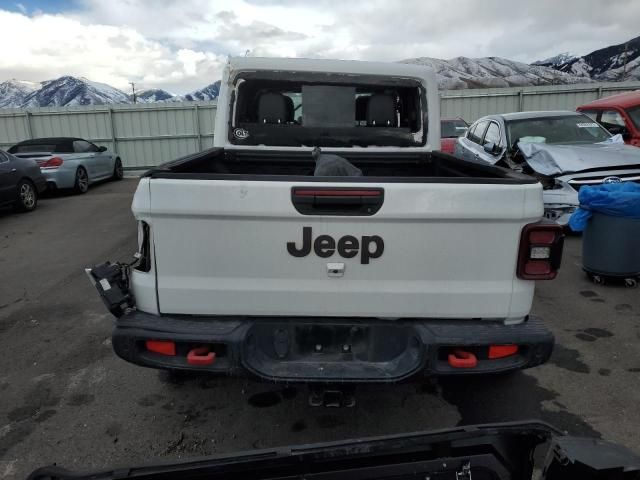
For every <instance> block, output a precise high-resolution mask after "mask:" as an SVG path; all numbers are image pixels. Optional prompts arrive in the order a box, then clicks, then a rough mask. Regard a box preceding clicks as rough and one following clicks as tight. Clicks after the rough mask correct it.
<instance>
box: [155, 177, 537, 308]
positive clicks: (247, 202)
mask: <svg viewBox="0 0 640 480" xmlns="http://www.w3.org/2000/svg"><path fill="white" fill-rule="evenodd" d="M150 184H151V190H150V194H151V202H150V209H151V211H150V214H151V224H152V229H153V239H154V244H155V245H154V246H155V254H156V266H157V273H158V296H159V305H160V311H161V312H162V313H176V314H204V315H207V314H208V315H214V314H217V315H222V314H227V315H267V316H269V315H278V316H349V317H353V316H357V317H369V316H371V317H391V318H396V317H423V318H425V317H431V318H436V317H438V318H480V317H481V318H517V317H522V316H524V315H526V314H528V312H529V309H530V307H531V301H532V297H533V289H534V282H531V281H521V280H517V279H516V278H515V269H516V258H517V250H518V243H519V237H520V231H521V228H522V226H523V225H525V224H527V223H531V222H534V221H537V220H538V219H539V218H540V216H541V215H542V211H543V204H542V191H541V187H540V185H537V184H536V185H489V184H485V185H479V184H441V183H426V184H425V183H423V184H418V183H415V184H400V183H387V184H346V183H341V184H339V186H340V187H348V186H353V187H360V188H363V187H367V186H369V187H382V188H384V191H385V201H384V204H383V206H382V208H381V209H380V211H379V212H377V213H376V214H375V215H373V216H368V217H352V216H346V217H338V216H310V215H302V214H300V213H298V212H297V211H296V210H295V208H294V207H293V204H292V202H291V187H292V186H294V185H295V186H312V187H318V186H327V184H323V183H317V182H314V183H301V182H293V183H289V182H264V181H260V182H248V181H229V180H174V179H152V180H151V182H150ZM525 209H526V210H525ZM303 227H311V228H312V237H313V239H315V238H316V237H317V236H318V235H321V234H327V235H330V236H332V237H333V238H334V239H335V240H336V242H337V241H338V239H339V238H340V237H342V236H344V235H353V236H355V237H357V238H358V239H360V238H361V237H362V236H363V235H378V236H380V237H382V239H383V240H384V253H383V254H382V256H381V257H380V258H375V259H371V260H370V263H369V264H362V263H361V257H360V254H359V255H358V256H356V257H354V258H342V257H341V256H340V255H339V254H338V253H337V252H336V253H334V254H333V255H332V256H331V257H329V258H320V257H318V256H317V255H316V254H315V253H314V252H313V250H312V251H311V253H310V254H309V255H308V256H306V257H302V258H296V257H293V256H292V255H290V254H289V253H288V252H287V247H286V245H287V242H290V241H295V242H296V245H298V246H300V244H301V242H302V229H303ZM336 262H338V263H344V274H343V276H330V275H329V274H328V271H327V264H329V263H336Z"/></svg>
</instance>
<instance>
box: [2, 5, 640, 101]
mask: <svg viewBox="0 0 640 480" xmlns="http://www.w3.org/2000/svg"><path fill="white" fill-rule="evenodd" d="M638 19H640V0H608V1H604V0H534V1H524V0H482V1H479V0H446V1H445V0H439V1H435V0H385V1H378V0H339V1H334V0H299V1H293V0H233V1H229V0H227V1H217V0H181V1H178V0H176V1H171V0H139V1H136V0H77V1H61V0H49V1H45V0H23V1H21V2H15V1H12V0H0V26H1V27H2V28H1V32H2V41H1V42H0V45H1V47H0V81H1V80H5V79H9V78H17V79H21V80H31V81H41V80H47V79H52V78H55V77H58V76H60V75H65V74H69V75H76V76H84V77H87V78H89V79H91V80H94V81H99V82H104V83H108V84H110V85H112V86H114V87H117V88H121V89H128V88H129V85H128V82H130V81H134V82H136V83H137V84H138V86H139V87H140V88H164V89H166V90H169V91H170V92H173V93H186V92H188V91H192V90H194V89H196V88H201V87H203V86H205V85H207V84H209V83H212V82H213V81H215V80H217V79H218V78H219V77H220V72H221V69H222V65H223V64H224V62H225V61H226V59H227V57H228V56H229V55H244V54H245V52H246V51H247V50H248V51H249V52H250V55H254V56H296V57H315V58H340V59H360V60H381V61H395V60H401V59H405V58H412V57H421V56H427V57H437V58H452V57H457V56H467V57H481V56H499V57H506V58H509V59H512V60H519V61H524V62H532V61H535V60H539V59H542V58H547V57H549V56H552V55H555V54H557V53H560V52H564V51H570V52H573V53H576V54H586V53H589V52H590V51H593V50H595V49H598V48H602V47H604V46H608V45H611V44H615V43H622V42H624V41H626V40H628V39H630V38H633V37H636V36H638V35H640V23H639V22H638Z"/></svg>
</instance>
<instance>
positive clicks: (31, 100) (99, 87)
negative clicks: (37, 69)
mask: <svg viewBox="0 0 640 480" xmlns="http://www.w3.org/2000/svg"><path fill="white" fill-rule="evenodd" d="M105 103H129V96H128V95H127V94H126V93H124V92H122V91H120V90H118V89H117V88H113V87H111V86H109V85H107V84H105V83H98V82H92V81H91V80H87V79H86V78H83V77H72V76H69V75H66V76H64V77H60V78H56V79H55V80H49V81H46V82H42V88H40V89H39V90H36V91H34V92H32V93H30V94H29V95H27V96H26V97H25V98H24V101H23V103H22V105H21V107H52V106H56V107H58V106H65V105H102V104H105Z"/></svg>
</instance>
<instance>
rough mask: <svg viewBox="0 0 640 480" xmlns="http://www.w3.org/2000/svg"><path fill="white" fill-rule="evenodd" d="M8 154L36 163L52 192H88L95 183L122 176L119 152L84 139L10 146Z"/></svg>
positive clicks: (41, 141) (43, 139) (26, 141)
mask: <svg viewBox="0 0 640 480" xmlns="http://www.w3.org/2000/svg"><path fill="white" fill-rule="evenodd" d="M9 153H11V154H13V155H15V156H16V157H19V158H31V159H33V160H35V161H36V162H37V164H38V165H39V166H40V171H41V172H42V174H43V175H44V177H45V178H46V179H47V186H48V187H49V188H53V189H74V190H75V191H76V192H77V193H85V192H86V191H87V190H88V189H89V185H91V184H92V183H95V182H98V181H100V180H106V179H113V180H120V179H122V177H123V169H122V160H121V159H120V157H119V156H118V155H117V154H116V153H114V152H109V151H108V150H107V149H106V147H98V146H97V145H94V144H93V143H91V142H88V141H87V140H83V139H82V138H72V137H55V138H37V139H33V140H25V141H24V142H20V143H18V144H16V145H14V146H13V147H11V148H10V149H9Z"/></svg>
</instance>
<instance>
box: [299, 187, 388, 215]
mask: <svg viewBox="0 0 640 480" xmlns="http://www.w3.org/2000/svg"><path fill="white" fill-rule="evenodd" d="M291 202H292V203H293V206H294V207H295V209H296V210H297V211H298V212H299V213H302V214H303V215H357V216H369V215H374V214H375V213H377V212H378V210H380V208H381V207H382V204H383V203H384V189H383V188H362V187H342V188H332V187H320V188H318V187H293V188H292V189H291Z"/></svg>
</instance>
